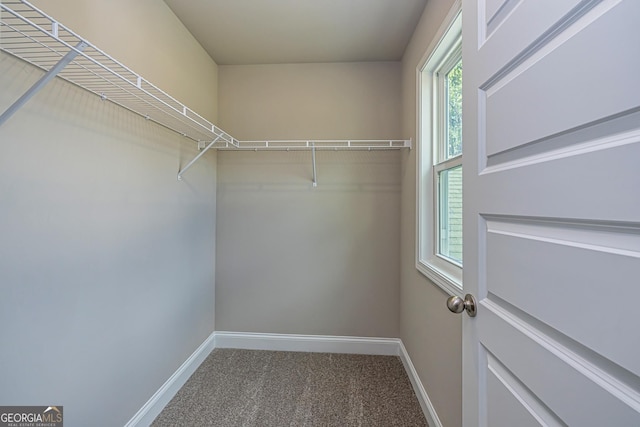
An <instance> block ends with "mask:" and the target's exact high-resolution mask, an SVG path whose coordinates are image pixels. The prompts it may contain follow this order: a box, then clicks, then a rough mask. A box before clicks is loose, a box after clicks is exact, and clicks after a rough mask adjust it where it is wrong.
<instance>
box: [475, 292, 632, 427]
mask: <svg viewBox="0 0 640 427" xmlns="http://www.w3.org/2000/svg"><path fill="white" fill-rule="evenodd" d="M481 308H482V309H483V313H482V314H483V316H482V317H480V314H479V315H478V318H477V321H478V323H479V325H478V327H479V328H480V329H481V330H482V331H487V332H486V333H484V332H483V333H481V335H480V340H481V342H482V344H483V347H484V351H487V352H488V355H487V356H486V357H484V358H483V359H484V360H486V362H485V366H483V367H482V369H483V370H485V371H486V372H485V373H484V375H487V376H489V373H490V372H491V371H492V370H495V368H494V367H493V366H495V365H497V362H496V361H499V364H500V365H502V366H504V368H505V370H508V372H510V373H511V376H512V377H513V379H514V380H515V379H517V381H518V382H519V383H521V384H523V387H524V388H526V389H527V390H530V394H531V395H532V396H535V398H536V400H537V401H539V402H541V403H542V404H543V405H544V408H548V411H549V412H550V413H552V414H553V417H554V418H556V419H558V420H561V422H562V423H565V424H567V425H569V426H635V425H638V420H639V419H640V418H639V417H638V411H640V400H639V395H638V393H636V392H635V391H633V390H632V389H631V388H630V387H629V386H628V385H627V384H625V383H623V382H621V381H619V380H617V379H616V378H614V377H612V376H610V375H609V374H608V373H607V372H606V371H604V370H603V369H601V368H600V367H598V366H596V365H595V364H594V363H592V361H591V360H589V359H588V358H586V357H584V356H583V355H580V354H578V353H576V352H575V351H573V349H570V348H569V347H567V346H565V345H563V344H562V343H560V342H558V341H555V340H554V339H553V338H551V337H550V336H549V335H548V334H547V333H546V331H545V330H544V329H541V328H536V327H535V326H534V325H532V324H530V323H527V322H526V321H524V320H522V319H521V318H520V315H519V313H517V312H515V311H512V310H510V309H509V307H508V306H504V305H502V304H499V303H497V302H495V301H485V302H484V303H483V304H482V306H481ZM493 391H494V390H492V389H491V388H490V387H488V386H487V388H486V394H487V400H488V401H489V402H490V401H491V400H494V399H499V397H498V396H494V395H492V392H493ZM512 394H513V393H512ZM514 396H515V395H514ZM527 401H528V402H534V400H533V399H532V398H529V399H527ZM500 402H501V403H503V404H506V403H507V402H506V401H505V400H500ZM534 403H535V402H534ZM497 411H498V412H497V413H496V414H495V415H494V417H495V419H499V418H500V415H499V413H500V411H504V412H505V413H507V412H508V410H505V409H502V410H501V409H499V408H498V409H497ZM537 414H538V415H539V416H540V417H541V418H542V417H544V416H545V415H546V414H545V413H544V412H542V411H538V412H537ZM486 425H489V426H491V427H493V425H494V424H492V423H489V424H486ZM512 425H513V426H518V425H519V423H514V424H512Z"/></svg>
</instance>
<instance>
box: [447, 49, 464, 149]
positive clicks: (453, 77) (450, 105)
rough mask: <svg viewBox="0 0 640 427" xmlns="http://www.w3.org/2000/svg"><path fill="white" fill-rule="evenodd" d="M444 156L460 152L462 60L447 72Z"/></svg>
mask: <svg viewBox="0 0 640 427" xmlns="http://www.w3.org/2000/svg"><path fill="white" fill-rule="evenodd" d="M446 81H447V94H446V96H447V132H446V138H447V141H446V148H447V153H446V158H447V159H450V158H451V157H455V156H457V155H459V154H462V60H460V61H458V63H457V64H456V65H455V67H453V68H452V69H451V71H449V72H448V73H447V76H446Z"/></svg>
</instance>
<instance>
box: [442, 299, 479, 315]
mask: <svg viewBox="0 0 640 427" xmlns="http://www.w3.org/2000/svg"><path fill="white" fill-rule="evenodd" d="M447 308H448V309H449V311H451V312H452V313H462V312H463V311H465V310H466V311H467V314H468V315H469V317H476V314H477V308H476V299H475V298H474V297H473V295H471V294H466V295H465V296H464V299H462V298H460V297H459V296H457V295H454V296H452V297H449V298H447Z"/></svg>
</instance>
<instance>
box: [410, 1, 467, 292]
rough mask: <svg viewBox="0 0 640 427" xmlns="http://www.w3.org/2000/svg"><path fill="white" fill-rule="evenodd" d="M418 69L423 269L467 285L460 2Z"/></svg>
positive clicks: (457, 286)
mask: <svg viewBox="0 0 640 427" xmlns="http://www.w3.org/2000/svg"><path fill="white" fill-rule="evenodd" d="M432 45H433V46H432V47H430V48H429V49H428V51H427V53H426V54H425V57H424V59H423V61H422V62H421V64H420V66H419V68H418V81H419V85H418V86H419V88H418V90H419V94H418V95H419V99H420V101H419V108H418V120H417V122H418V135H419V136H418V150H419V151H418V162H419V165H418V239H417V240H418V243H417V244H418V248H417V249H418V250H417V254H418V259H417V268H418V270H420V271H421V272H422V273H423V274H425V275H426V276H427V277H429V278H430V279H431V280H432V281H434V282H435V283H436V284H438V285H439V286H440V287H442V288H443V289H445V290H446V291H448V292H449V293H451V294H458V293H459V292H460V290H461V289H462V147H463V141H462V75H463V74H462V69H463V68H462V12H461V9H460V2H456V4H455V5H454V8H453V9H452V11H451V12H450V13H449V17H448V18H447V19H446V20H445V23H444V24H443V27H442V28H441V29H440V31H439V32H438V36H437V37H436V42H435V43H432Z"/></svg>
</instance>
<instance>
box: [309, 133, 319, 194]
mask: <svg viewBox="0 0 640 427" xmlns="http://www.w3.org/2000/svg"><path fill="white" fill-rule="evenodd" d="M311 164H312V166H313V186H314V187H317V186H318V178H317V176H316V144H315V143H313V142H312V143H311Z"/></svg>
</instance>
